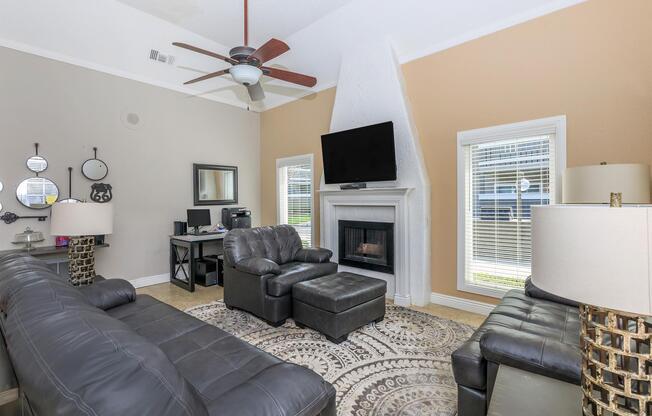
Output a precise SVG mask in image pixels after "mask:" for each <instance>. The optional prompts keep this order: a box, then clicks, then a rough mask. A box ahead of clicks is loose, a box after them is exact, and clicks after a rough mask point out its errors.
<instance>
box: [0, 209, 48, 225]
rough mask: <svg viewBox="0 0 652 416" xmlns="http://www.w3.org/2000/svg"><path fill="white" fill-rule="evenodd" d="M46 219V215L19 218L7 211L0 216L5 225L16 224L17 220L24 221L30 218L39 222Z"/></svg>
mask: <svg viewBox="0 0 652 416" xmlns="http://www.w3.org/2000/svg"><path fill="white" fill-rule="evenodd" d="M47 217H48V216H47V215H29V216H25V217H20V216H18V215H16V214H14V213H13V212H9V211H7V212H5V213H4V214H2V216H0V220H2V221H4V223H5V224H11V223H13V222H16V221H18V220H26V219H30V218H35V219H37V220H39V221H45V220H46V219H47Z"/></svg>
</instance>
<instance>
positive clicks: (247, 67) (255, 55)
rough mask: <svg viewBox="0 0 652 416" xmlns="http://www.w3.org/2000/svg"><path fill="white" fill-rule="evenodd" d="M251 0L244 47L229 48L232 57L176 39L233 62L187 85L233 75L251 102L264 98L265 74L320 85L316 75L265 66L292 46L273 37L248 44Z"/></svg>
mask: <svg viewBox="0 0 652 416" xmlns="http://www.w3.org/2000/svg"><path fill="white" fill-rule="evenodd" d="M248 10H249V9H248V0H244V46H236V47H235V48H232V49H231V50H230V51H229V56H228V57H227V56H223V55H220V54H218V53H215V52H211V51H207V50H205V49H201V48H198V47H196V46H192V45H189V44H187V43H183V42H174V43H172V45H174V46H178V47H179V48H184V49H188V50H190V51H193V52H197V53H201V54H203V55H207V56H210V57H213V58H216V59H219V60H222V61H224V62H228V63H229V64H231V65H233V66H232V67H231V68H228V69H222V70H220V71H216V72H211V73H209V74H206V75H203V76H201V77H199V78H195V79H191V80H190V81H186V82H184V85H185V84H193V83H195V82H199V81H205V80H207V79H211V78H215V77H219V76H222V75H226V74H231V77H233V80H234V81H235V82H237V83H238V84H241V85H244V86H245V87H247V91H248V92H249V97H250V98H251V100H252V101H260V100H262V99H264V98H265V92H264V91H263V87H262V86H261V84H260V78H261V77H262V76H263V75H265V76H268V77H271V78H276V79H280V80H282V81H286V82H291V83H293V84H298V85H302V86H304V87H309V88H311V87H314V86H315V85H316V84H317V78H315V77H311V76H309V75H303V74H299V73H296V72H291V71H286V70H284V69H278V68H271V67H266V66H263V64H264V63H265V62H267V61H270V60H272V59H274V58H276V57H277V56H280V55H282V54H284V53H285V52H287V51H289V50H290V47H289V46H288V45H286V44H285V42H282V41H280V40H278V39H270V40H268V41H267V42H266V43H265V44H264V45H263V46H261V47H260V48H258V49H254V48H252V47H250V46H248V43H249V16H248Z"/></svg>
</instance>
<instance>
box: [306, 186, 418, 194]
mask: <svg viewBox="0 0 652 416" xmlns="http://www.w3.org/2000/svg"><path fill="white" fill-rule="evenodd" d="M413 189H414V188H402V187H385V188H362V189H321V190H318V191H317V192H318V193H319V194H322V195H324V194H334V195H339V194H347V195H350V194H361V195H366V194H405V195H407V194H408V193H409V192H410V191H412V190H413Z"/></svg>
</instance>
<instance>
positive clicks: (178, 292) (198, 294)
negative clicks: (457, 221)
mask: <svg viewBox="0 0 652 416" xmlns="http://www.w3.org/2000/svg"><path fill="white" fill-rule="evenodd" d="M195 287H196V290H195V292H194V293H190V292H188V291H187V290H184V289H181V288H180V287H177V286H175V285H172V284H170V283H161V284H160V285H154V286H147V287H143V288H140V289H138V290H137V291H138V293H139V294H147V295H151V296H153V297H155V298H156V299H158V300H160V301H162V302H165V303H167V304H170V305H172V306H174V307H175V308H178V309H181V310H184V309H187V308H190V307H193V306H197V305H203V304H206V303H210V302H213V301H215V300H218V299H222V297H223V296H224V291H223V289H222V288H221V287H219V286H211V287H203V286H199V285H197V286H195ZM388 302H391V301H388ZM413 308H414V309H415V310H418V311H421V312H425V313H429V314H432V315H436V316H439V317H442V318H447V319H451V320H454V321H457V322H463V323H465V324H468V325H472V326H474V327H478V326H480V324H481V323H482V321H484V318H485V317H484V316H482V315H478V314H475V313H471V312H466V311H462V310H459V309H453V308H448V307H446V306H440V305H434V304H432V303H431V304H429V305H427V306H424V307H417V306H414V307H413Z"/></svg>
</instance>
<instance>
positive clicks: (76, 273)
mask: <svg viewBox="0 0 652 416" xmlns="http://www.w3.org/2000/svg"><path fill="white" fill-rule="evenodd" d="M68 261H69V266H68V267H69V273H70V276H69V277H68V281H69V282H70V283H71V284H72V285H73V286H85V285H90V284H92V283H93V279H95V237H94V236H85V237H70V242H69V243H68Z"/></svg>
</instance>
